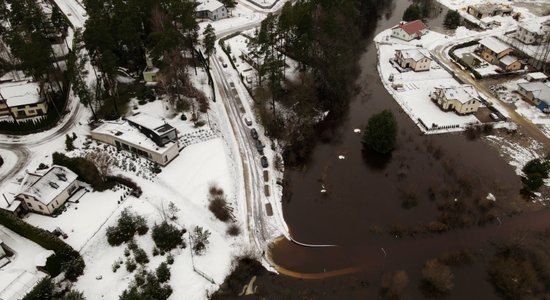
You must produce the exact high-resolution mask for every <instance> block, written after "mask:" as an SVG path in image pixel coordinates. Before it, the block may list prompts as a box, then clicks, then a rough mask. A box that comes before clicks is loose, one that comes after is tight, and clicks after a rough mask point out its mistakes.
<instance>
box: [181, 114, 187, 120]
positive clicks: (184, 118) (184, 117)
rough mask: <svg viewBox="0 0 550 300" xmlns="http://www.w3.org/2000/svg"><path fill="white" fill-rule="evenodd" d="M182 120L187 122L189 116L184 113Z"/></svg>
mask: <svg viewBox="0 0 550 300" xmlns="http://www.w3.org/2000/svg"><path fill="white" fill-rule="evenodd" d="M180 119H181V120H182V121H187V116H186V115H185V114H184V113H182V114H181V117H180Z"/></svg>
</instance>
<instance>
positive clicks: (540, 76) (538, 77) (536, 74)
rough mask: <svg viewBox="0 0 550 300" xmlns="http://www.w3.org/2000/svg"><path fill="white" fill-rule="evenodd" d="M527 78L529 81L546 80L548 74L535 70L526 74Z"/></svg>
mask: <svg viewBox="0 0 550 300" xmlns="http://www.w3.org/2000/svg"><path fill="white" fill-rule="evenodd" d="M525 79H527V81H546V79H548V76H546V74H544V73H542V72H534V73H529V74H527V75H525Z"/></svg>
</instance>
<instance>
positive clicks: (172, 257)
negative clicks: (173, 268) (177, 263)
mask: <svg viewBox="0 0 550 300" xmlns="http://www.w3.org/2000/svg"><path fill="white" fill-rule="evenodd" d="M166 263H167V264H169V265H171V264H173V263H174V256H172V254H168V256H166Z"/></svg>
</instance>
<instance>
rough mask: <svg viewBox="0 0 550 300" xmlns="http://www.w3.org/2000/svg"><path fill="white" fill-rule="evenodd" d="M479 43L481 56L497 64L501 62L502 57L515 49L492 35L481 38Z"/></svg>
mask: <svg viewBox="0 0 550 300" xmlns="http://www.w3.org/2000/svg"><path fill="white" fill-rule="evenodd" d="M479 45H480V49H479V50H480V54H481V57H482V58H483V59H485V60H486V61H488V62H490V63H492V64H495V65H498V64H499V61H500V59H501V58H503V57H505V56H506V55H510V54H511V53H512V52H513V51H514V49H513V48H512V47H510V46H509V45H507V44H505V43H504V42H501V41H500V40H498V39H497V38H495V37H492V36H488V37H486V38H483V39H481V40H480V41H479Z"/></svg>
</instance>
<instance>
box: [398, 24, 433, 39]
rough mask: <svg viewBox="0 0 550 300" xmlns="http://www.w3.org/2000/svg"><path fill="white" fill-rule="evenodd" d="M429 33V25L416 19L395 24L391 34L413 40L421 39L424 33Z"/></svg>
mask: <svg viewBox="0 0 550 300" xmlns="http://www.w3.org/2000/svg"><path fill="white" fill-rule="evenodd" d="M426 33H428V26H427V25H426V24H424V23H423V22H422V21H420V20H414V21H411V22H401V23H399V25H397V26H394V27H393V28H392V29H391V36H392V37H395V38H398V39H401V40H404V41H407V42H408V41H412V40H414V39H419V38H421V37H422V36H423V35H425V34H426Z"/></svg>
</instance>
